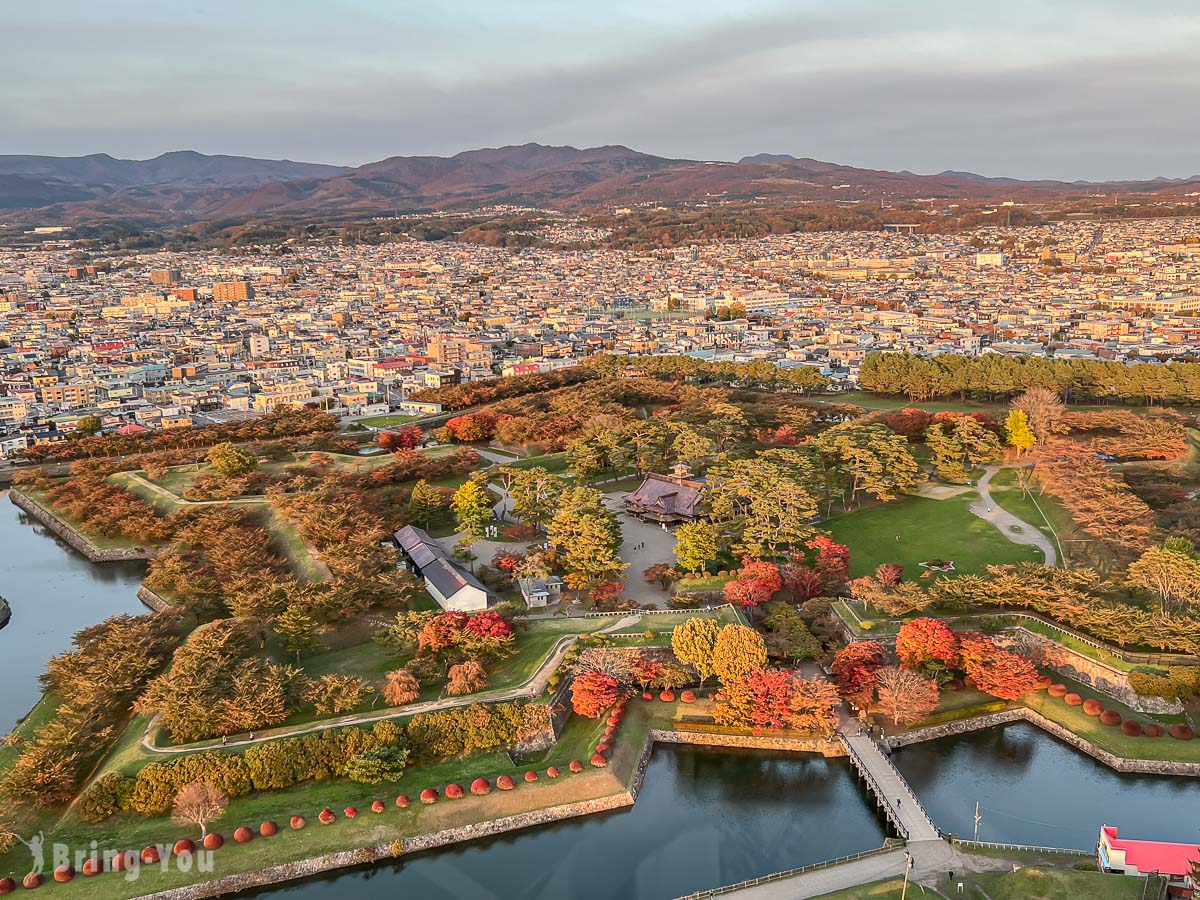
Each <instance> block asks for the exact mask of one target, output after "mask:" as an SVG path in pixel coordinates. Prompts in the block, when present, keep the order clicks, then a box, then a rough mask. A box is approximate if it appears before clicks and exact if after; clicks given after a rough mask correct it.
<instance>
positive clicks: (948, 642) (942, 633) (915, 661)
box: [896, 618, 959, 670]
mask: <svg viewBox="0 0 1200 900" xmlns="http://www.w3.org/2000/svg"><path fill="white" fill-rule="evenodd" d="M896 655H897V656H898V657H899V658H900V665H901V666H903V667H904V668H906V669H919V670H927V669H933V668H942V669H953V668H957V667H958V663H959V651H958V636H957V635H956V634H955V633H954V632H953V630H951V628H950V626H949V625H947V624H946V623H945V622H943V621H942V620H941V619H930V618H920V619H910V620H909V621H907V622H905V623H904V624H903V625H901V626H900V631H899V633H898V634H897V635H896Z"/></svg>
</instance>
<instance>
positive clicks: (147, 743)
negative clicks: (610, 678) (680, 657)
mask: <svg viewBox="0 0 1200 900" xmlns="http://www.w3.org/2000/svg"><path fill="white" fill-rule="evenodd" d="M641 620H642V614H641V613H635V614H632V615H628V616H624V617H623V618H621V619H619V620H618V621H616V622H614V623H613V624H611V625H609V626H607V627H605V628H601V629H598V630H597V631H596V632H594V633H595V634H608V633H611V632H616V631H623V630H625V629H627V628H631V627H633V626H634V625H636V624H637V623H638V622H640V621H641ZM579 637H580V635H578V634H568V635H564V636H563V637H561V638H559V640H558V642H557V643H556V644H555V645H554V649H553V650H552V651H551V652H550V653H549V654H548V655H547V656H546V657H545V658H544V659H543V660H542V662H541V663H540V664H539V665H538V667H537V669H536V670H535V671H534V673H533V674H532V675H530V676H529V678H528V679H526V680H525V681H524V682H523V683H522V684H519V685H517V686H516V687H511V688H505V689H504V690H500V691H484V692H482V693H478V694H465V695H463V696H461V697H442V698H440V699H438V700H426V701H425V702H423V703H411V704H409V705H407V706H399V707H391V708H389V709H385V710H380V711H378V712H364V713H354V714H351V715H347V716H338V717H337V718H335V719H322V720H321V721H320V722H316V723H313V724H311V725H298V726H296V727H294V728H283V729H273V730H271V731H269V732H265V733H263V734H261V735H256V736H255V737H253V738H250V737H245V738H239V739H237V740H231V741H226V742H225V743H224V744H222V743H220V742H219V741H215V742H214V741H202V742H200V743H196V744H180V745H178V746H175V747H159V746H158V745H157V744H155V743H154V741H153V735H154V733H155V731H157V729H158V716H155V717H154V718H153V719H151V720H150V723H149V724H148V725H147V726H146V731H145V732H144V733H143V735H142V748H143V749H144V750H146V751H148V752H149V753H159V754H165V755H171V754H180V753H195V752H196V751H197V750H215V749H222V748H226V747H249V746H251V745H253V744H265V743H267V742H268V741H277V740H279V739H280V738H286V737H298V736H299V735H303V734H312V733H313V732H317V731H326V730H328V729H330V728H342V727H343V726H346V725H362V724H365V723H368V722H380V721H383V720H384V719H395V718H399V717H401V716H412V715H416V714H417V713H425V712H437V711H439V710H443V709H453V708H454V707H457V706H470V705H471V704H472V703H502V702H504V701H506V700H525V699H529V698H531V697H538V696H541V694H543V693H545V690H546V685H547V684H549V682H550V676H551V675H553V674H554V672H555V671H556V670H557V669H558V667H559V664H561V663H562V659H563V657H564V656H565V655H566V653H567V650H569V649H570V647H571V645H572V644H573V643H575V641H576V640H578V639H579Z"/></svg>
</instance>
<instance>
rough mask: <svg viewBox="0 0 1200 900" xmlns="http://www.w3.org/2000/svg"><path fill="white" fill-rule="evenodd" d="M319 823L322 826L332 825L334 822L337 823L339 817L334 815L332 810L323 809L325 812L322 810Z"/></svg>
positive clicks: (318, 817)
mask: <svg viewBox="0 0 1200 900" xmlns="http://www.w3.org/2000/svg"><path fill="white" fill-rule="evenodd" d="M317 821H318V822H320V823H321V824H322V825H332V824H333V823H334V822H336V821H337V816H335V815H334V814H333V810H332V809H323V810H321V812H320V814H319V815H318V816H317Z"/></svg>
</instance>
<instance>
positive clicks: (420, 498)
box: [408, 478, 446, 530]
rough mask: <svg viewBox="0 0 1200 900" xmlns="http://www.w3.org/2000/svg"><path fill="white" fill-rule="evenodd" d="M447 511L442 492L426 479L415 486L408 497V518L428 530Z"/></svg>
mask: <svg viewBox="0 0 1200 900" xmlns="http://www.w3.org/2000/svg"><path fill="white" fill-rule="evenodd" d="M445 511H446V504H445V502H444V501H443V500H442V492H441V491H440V490H438V489H437V488H435V487H433V486H432V485H430V483H429V482H428V481H426V480H425V479H424V478H422V479H420V480H419V481H418V482H417V483H416V484H414V485H413V489H412V493H411V494H409V496H408V517H409V518H410V519H411V520H412V521H414V522H417V523H418V524H420V526H421V527H422V528H424V529H426V530H428V529H429V526H430V525H431V524H432V523H433V522H434V521H435V520H437V519H439V518H441V516H442V514H443V513H444V512H445Z"/></svg>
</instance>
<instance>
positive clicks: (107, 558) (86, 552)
mask: <svg viewBox="0 0 1200 900" xmlns="http://www.w3.org/2000/svg"><path fill="white" fill-rule="evenodd" d="M8 499H10V500H11V501H12V502H13V503H14V504H15V505H16V506H18V507H19V508H20V509H22V510H24V511H25V512H26V513H27V514H28V515H29V516H30V517H31V518H34V519H37V521H38V522H40V523H41V524H42V525H44V526H46V529H47V530H48V531H50V532H51V533H53V534H54V535H56V536H57V537H58V538H60V539H61V540H62V541H63V542H64V543H66V544H67V545H68V546H70V547H71V548H72V549H73V550H76V551H77V552H79V553H80V554H82V555H83V556H86V557H87V558H88V559H89V560H91V561H92V562H121V561H124V560H142V559H153V558H154V557H155V555H156V553H157V551H155V550H154V549H152V548H150V547H109V548H101V547H97V546H96V545H95V544H93V543H92V542H91V541H90V540H88V538H87V536H86V535H84V534H82V533H80V532H79V531H76V530H75V529H74V528H72V527H71V526H70V525H68V524H66V523H65V522H63V521H62V520H61V519H59V518H58V517H57V516H55V515H54V514H53V513H52V512H50V510H48V509H46V508H45V507H44V506H42V505H41V504H40V503H38V502H37V501H36V500H34V499H33V498H32V497H30V496H29V495H27V494H24V493H22V492H21V491H19V490H17V489H16V488H10V489H9V491H8Z"/></svg>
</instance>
